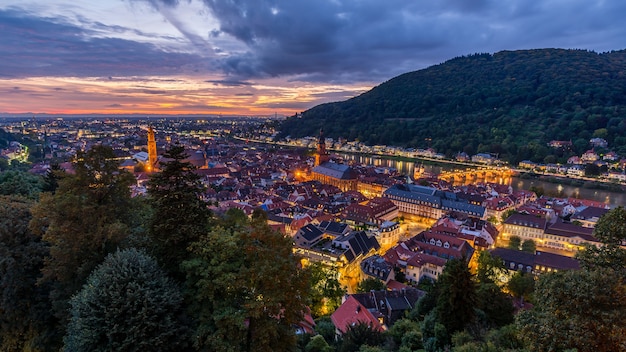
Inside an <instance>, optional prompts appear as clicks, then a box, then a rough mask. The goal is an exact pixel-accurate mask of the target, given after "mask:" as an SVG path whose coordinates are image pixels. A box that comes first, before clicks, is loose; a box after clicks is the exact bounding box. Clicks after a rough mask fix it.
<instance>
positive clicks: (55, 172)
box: [42, 163, 65, 193]
mask: <svg viewBox="0 0 626 352" xmlns="http://www.w3.org/2000/svg"><path fill="white" fill-rule="evenodd" d="M64 173H65V171H64V170H63V169H62V168H61V166H60V165H59V164H58V163H51V164H50V168H49V169H48V170H47V171H46V174H45V175H44V177H43V186H42V191H43V192H50V193H54V192H56V190H57V188H59V180H60V179H61V178H62V177H63V174H64Z"/></svg>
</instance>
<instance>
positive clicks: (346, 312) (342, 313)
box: [330, 296, 383, 333]
mask: <svg viewBox="0 0 626 352" xmlns="http://www.w3.org/2000/svg"><path fill="white" fill-rule="evenodd" d="M330 320H331V321H332V322H333V324H334V325H335V327H336V328H337V329H338V330H339V331H341V333H345V332H346V331H347V330H348V328H349V327H350V326H351V325H355V324H358V323H365V324H368V325H369V326H370V327H371V328H372V329H373V330H376V331H382V330H383V327H382V325H381V324H380V322H379V321H378V319H376V318H375V317H374V315H373V314H372V313H371V312H370V311H369V310H367V308H365V306H363V305H362V304H361V303H359V301H357V300H356V299H355V298H354V297H352V296H348V298H347V299H346V301H345V302H343V303H342V304H341V306H339V308H337V310H336V311H335V312H334V313H333V314H332V315H331V316H330Z"/></svg>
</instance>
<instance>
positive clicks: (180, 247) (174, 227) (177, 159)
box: [148, 145, 211, 276]
mask: <svg viewBox="0 0 626 352" xmlns="http://www.w3.org/2000/svg"><path fill="white" fill-rule="evenodd" d="M163 157H164V158H165V160H167V161H166V162H165V163H163V164H162V165H161V171H160V172H157V173H154V174H152V175H151V176H150V181H149V182H148V195H149V199H150V204H151V205H152V208H153V209H154V213H153V217H152V220H151V222H150V224H149V236H150V238H151V240H152V242H153V246H154V248H153V250H154V253H155V256H156V257H157V258H159V262H160V263H161V265H163V267H164V268H165V269H166V270H168V271H170V272H173V273H175V274H178V273H179V265H180V263H182V261H183V260H185V259H187V258H188V254H187V247H188V246H189V245H190V244H191V243H192V242H194V241H196V240H198V238H200V236H202V235H204V234H205V233H206V232H207V229H208V225H209V220H210V218H211V212H210V210H209V209H208V207H207V204H206V203H205V202H204V201H203V200H202V199H201V194H202V192H203V187H202V184H201V182H200V176H199V175H197V174H196V173H194V170H195V167H194V166H193V164H191V163H189V162H187V161H185V159H186V158H187V157H188V154H187V153H186V152H185V149H184V147H182V146H180V145H173V146H172V147H170V149H169V150H167V151H166V152H165V153H164V155H163ZM177 276H178V275H177Z"/></svg>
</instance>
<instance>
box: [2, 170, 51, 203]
mask: <svg viewBox="0 0 626 352" xmlns="http://www.w3.org/2000/svg"><path fill="white" fill-rule="evenodd" d="M42 187H43V184H42V179H41V177H39V176H35V175H33V174H31V173H28V172H26V171H18V170H8V171H3V172H1V173H0V195H19V196H23V197H26V198H29V199H36V198H37V197H38V196H39V193H41V190H42Z"/></svg>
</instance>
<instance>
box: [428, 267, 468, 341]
mask: <svg viewBox="0 0 626 352" xmlns="http://www.w3.org/2000/svg"><path fill="white" fill-rule="evenodd" d="M436 285H437V286H438V290H437V291H438V293H439V295H438V297H437V309H436V311H437V321H438V322H439V323H441V324H442V325H443V326H445V328H446V330H447V332H448V335H451V334H452V333H454V332H457V331H461V330H463V329H464V328H465V327H466V326H467V325H468V324H470V323H471V322H472V321H473V320H474V315H475V312H474V306H475V305H476V301H477V296H476V283H475V282H474V278H473V275H472V274H471V273H470V271H469V268H468V267H467V263H466V262H465V260H463V259H450V260H448V262H447V263H446V266H445V268H444V270H443V272H442V273H441V275H440V276H439V280H437V284H436Z"/></svg>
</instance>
